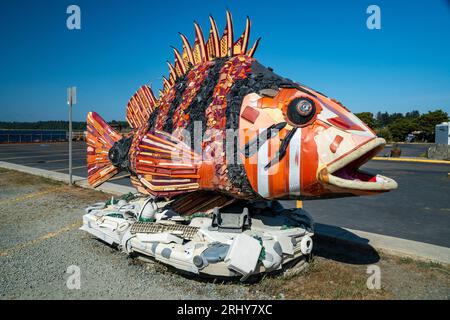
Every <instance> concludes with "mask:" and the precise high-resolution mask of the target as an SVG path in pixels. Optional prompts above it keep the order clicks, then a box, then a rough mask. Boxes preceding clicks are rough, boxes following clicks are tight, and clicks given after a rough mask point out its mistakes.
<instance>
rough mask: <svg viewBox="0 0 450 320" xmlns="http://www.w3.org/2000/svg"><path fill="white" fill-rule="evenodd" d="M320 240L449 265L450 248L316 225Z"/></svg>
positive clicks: (316, 232) (316, 233)
mask: <svg viewBox="0 0 450 320" xmlns="http://www.w3.org/2000/svg"><path fill="white" fill-rule="evenodd" d="M314 231H315V235H318V236H319V238H320V239H323V240H325V241H329V242H335V243H339V244H342V245H347V246H350V247H355V248H357V249H361V250H370V249H377V250H379V251H382V252H385V253H388V254H392V255H395V256H400V257H408V258H414V259H417V260H421V261H428V262H430V261H431V262H437V263H441V264H447V265H450V248H447V247H442V246H437V245H434V244H429V243H424V242H418V241H414V240H407V239H401V238H396V237H391V236H385V235H381V234H377V233H370V232H366V231H360V230H354V229H347V228H338V227H334V226H330V225H326V224H316V227H315V230H314Z"/></svg>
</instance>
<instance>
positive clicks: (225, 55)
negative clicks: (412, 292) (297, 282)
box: [87, 12, 397, 213]
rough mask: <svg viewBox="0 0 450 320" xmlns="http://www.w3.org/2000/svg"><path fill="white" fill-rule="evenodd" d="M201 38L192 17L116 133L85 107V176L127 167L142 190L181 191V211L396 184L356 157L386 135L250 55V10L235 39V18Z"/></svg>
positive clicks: (94, 180) (159, 194)
mask: <svg viewBox="0 0 450 320" xmlns="http://www.w3.org/2000/svg"><path fill="white" fill-rule="evenodd" d="M210 22H211V28H210V31H209V38H208V40H206V41H205V38H204V36H203V33H202V30H201V28H200V26H199V25H198V24H197V23H196V22H194V26H195V35H196V37H195V41H194V43H193V44H192V45H191V44H190V43H189V41H188V40H187V38H186V37H185V36H184V35H183V34H181V40H182V43H183V48H182V51H181V52H180V51H178V50H177V49H176V48H173V52H174V55H175V60H174V63H173V64H172V63H170V62H167V65H168V68H169V76H168V77H167V78H166V77H163V89H162V90H160V92H159V97H158V98H156V97H155V95H154V93H153V91H152V89H151V88H150V87H149V86H147V85H144V86H142V87H141V88H140V89H139V90H138V91H137V92H136V93H135V94H134V95H133V96H132V97H131V99H130V101H129V102H128V106H127V113H126V119H127V121H128V123H129V124H130V127H131V129H132V130H131V132H130V133H128V134H125V135H121V134H119V133H117V132H116V131H114V130H113V129H112V128H111V127H110V126H109V125H108V124H107V123H106V122H105V121H104V120H103V119H102V118H101V117H100V116H99V115H98V114H96V113H95V112H90V113H89V114H88V116H87V163H88V181H89V183H90V184H91V185H92V186H94V187H96V186H99V185H100V184H102V183H104V182H106V181H107V180H109V179H111V178H112V177H114V176H115V175H116V174H118V173H119V172H120V171H127V172H129V173H130V178H131V183H132V184H133V186H134V187H135V188H136V189H137V190H138V191H139V192H140V193H142V194H148V195H150V196H153V197H156V198H167V199H174V203H176V204H177V209H178V210H179V211H181V212H182V213H193V212H195V211H199V210H203V209H206V208H208V207H221V206H224V205H226V204H229V203H231V202H233V201H236V200H238V199H248V200H251V199H268V200H289V199H291V200H294V199H296V200H304V199H320V198H337V197H345V196H361V195H374V194H379V193H382V192H386V191H389V190H392V189H395V188H397V183H396V182H395V181H394V180H393V179H390V178H388V177H385V176H382V175H379V174H371V173H367V172H364V171H362V170H360V167H361V166H362V165H363V164H364V163H366V162H367V161H369V160H370V159H371V158H372V157H374V156H375V155H376V154H377V153H379V152H380V150H382V149H383V147H384V145H385V143H386V142H385V140H384V139H382V138H379V137H377V136H376V134H375V133H374V132H373V131H372V130H371V129H370V128H369V127H368V126H367V125H366V124H365V123H364V122H363V121H361V120H360V119H359V118H358V117H356V116H355V115H354V114H353V113H351V112H350V111H349V110H348V109H347V108H346V107H345V106H344V105H343V104H341V103H340V102H338V101H336V100H335V99H331V98H329V97H327V96H326V95H324V94H323V93H320V92H319V91H316V90H313V89H311V88H309V87H307V86H305V85H302V84H300V83H296V82H294V81H291V80H289V79H286V78H283V77H281V76H279V75H277V74H275V73H274V72H273V70H272V69H271V68H267V67H264V66H263V65H261V64H260V63H259V62H258V61H256V60H255V58H254V54H255V51H256V49H257V47H258V44H259V42H260V39H258V40H256V42H255V43H254V44H253V46H251V47H248V44H249V38H250V26H251V25H250V20H249V19H248V18H247V21H246V26H245V30H244V32H243V33H242V35H241V36H240V37H239V38H238V39H237V40H236V41H235V40H234V31H233V22H232V17H231V14H230V13H229V12H227V19H226V27H225V31H224V33H223V35H222V36H219V33H218V31H217V25H216V22H215V21H214V19H213V18H212V17H210Z"/></svg>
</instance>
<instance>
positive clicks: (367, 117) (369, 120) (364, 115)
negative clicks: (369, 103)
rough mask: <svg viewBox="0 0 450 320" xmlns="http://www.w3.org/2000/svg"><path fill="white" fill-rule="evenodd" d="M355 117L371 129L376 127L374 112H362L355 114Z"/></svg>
mask: <svg viewBox="0 0 450 320" xmlns="http://www.w3.org/2000/svg"><path fill="white" fill-rule="evenodd" d="M355 115H356V116H357V117H358V118H359V119H361V120H362V121H363V122H364V123H365V124H367V125H368V126H369V127H370V128H371V129H374V128H375V127H376V122H375V119H374V118H373V113H372V112H360V113H355Z"/></svg>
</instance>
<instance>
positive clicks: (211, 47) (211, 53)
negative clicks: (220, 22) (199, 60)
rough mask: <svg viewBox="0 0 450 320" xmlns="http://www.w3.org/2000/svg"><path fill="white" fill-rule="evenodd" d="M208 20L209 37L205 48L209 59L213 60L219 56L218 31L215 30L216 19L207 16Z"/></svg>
mask: <svg viewBox="0 0 450 320" xmlns="http://www.w3.org/2000/svg"><path fill="white" fill-rule="evenodd" d="M209 22H210V23H211V29H210V30H209V39H208V42H207V43H206V50H207V52H208V58H209V60H214V59H215V58H217V57H219V52H220V46H219V32H218V30H217V25H216V21H214V18H213V17H212V16H209Z"/></svg>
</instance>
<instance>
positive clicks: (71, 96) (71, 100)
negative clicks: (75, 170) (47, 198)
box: [67, 87, 77, 185]
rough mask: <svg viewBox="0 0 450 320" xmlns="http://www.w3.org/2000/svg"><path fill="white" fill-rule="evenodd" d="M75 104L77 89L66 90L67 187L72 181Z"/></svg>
mask: <svg viewBox="0 0 450 320" xmlns="http://www.w3.org/2000/svg"><path fill="white" fill-rule="evenodd" d="M76 103H77V87H70V88H67V104H68V105H69V185H72V184H73V181H72V106H73V105H74V104H76Z"/></svg>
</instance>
